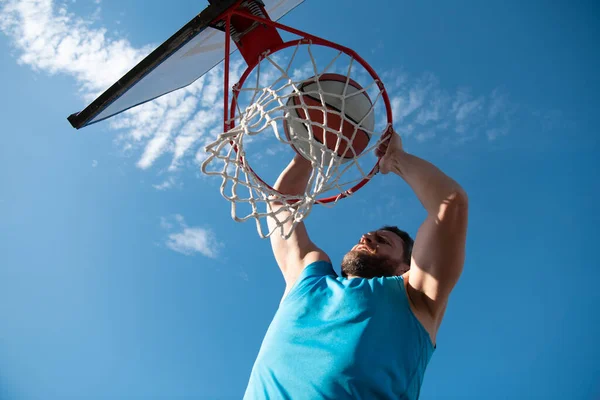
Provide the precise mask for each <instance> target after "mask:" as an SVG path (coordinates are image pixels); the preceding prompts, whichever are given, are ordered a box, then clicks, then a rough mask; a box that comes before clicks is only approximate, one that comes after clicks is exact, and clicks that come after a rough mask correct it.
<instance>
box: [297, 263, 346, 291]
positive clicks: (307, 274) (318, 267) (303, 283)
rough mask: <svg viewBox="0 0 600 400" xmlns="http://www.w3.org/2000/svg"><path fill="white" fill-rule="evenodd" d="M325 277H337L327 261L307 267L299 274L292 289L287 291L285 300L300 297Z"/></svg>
mask: <svg viewBox="0 0 600 400" xmlns="http://www.w3.org/2000/svg"><path fill="white" fill-rule="evenodd" d="M325 276H333V277H337V274H336V272H335V271H334V269H333V266H332V265H331V263H330V262H329V261H315V262H313V263H311V264H309V265H307V266H306V267H305V268H304V269H303V270H302V272H301V273H300V276H298V279H297V280H296V282H295V283H294V286H292V289H291V290H290V291H289V293H288V294H287V296H286V298H287V297H293V296H298V295H302V293H304V292H306V291H307V290H310V287H311V286H313V285H314V284H315V283H316V282H318V281H319V280H321V279H322V278H323V277H325Z"/></svg>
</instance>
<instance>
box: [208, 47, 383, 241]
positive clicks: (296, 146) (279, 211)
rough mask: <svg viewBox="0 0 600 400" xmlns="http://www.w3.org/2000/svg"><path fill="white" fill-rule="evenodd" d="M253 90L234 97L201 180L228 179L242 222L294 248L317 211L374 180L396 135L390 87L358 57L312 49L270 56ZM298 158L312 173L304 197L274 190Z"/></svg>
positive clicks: (225, 184) (249, 83)
mask: <svg viewBox="0 0 600 400" xmlns="http://www.w3.org/2000/svg"><path fill="white" fill-rule="evenodd" d="M245 82H246V84H245V85H244V86H243V87H236V86H234V89H233V96H234V97H235V100H234V103H235V118H233V119H232V120H231V121H229V123H230V125H229V126H233V128H231V129H229V131H227V132H224V133H222V134H220V135H219V136H218V138H217V139H216V140H215V141H214V142H212V143H210V144H208V145H207V146H206V148H205V150H206V152H207V158H206V160H205V161H204V162H203V163H202V171H203V172H204V173H205V174H207V175H212V176H220V177H221V178H222V184H221V194H222V196H223V197H224V198H225V199H227V200H229V201H230V202H231V216H232V218H233V219H234V220H235V221H238V222H243V221H247V220H249V219H254V220H255V221H256V225H257V229H258V233H259V235H260V237H262V238H266V237H268V236H270V235H272V234H274V233H275V232H279V234H280V235H281V236H282V237H283V238H286V239H287V238H289V236H290V235H291V233H292V231H293V230H294V228H295V227H296V225H297V224H298V223H300V222H301V221H302V220H303V219H304V218H305V217H306V216H308V215H309V213H310V212H311V209H312V207H313V205H314V204H316V203H319V204H335V203H336V202H337V201H338V200H339V199H341V198H343V197H346V196H349V195H352V194H353V192H354V191H355V190H356V189H357V188H358V187H360V186H361V185H362V184H363V183H364V182H365V180H366V179H370V178H371V177H372V175H373V174H374V173H375V171H376V168H374V167H375V166H376V165H377V158H376V157H375V155H374V151H373V150H374V149H375V148H376V147H377V146H378V145H379V143H380V141H381V139H382V137H384V135H385V133H386V132H387V131H388V128H389V122H388V120H387V118H386V115H387V114H386V110H385V104H384V103H385V102H384V98H383V92H382V91H383V85H382V84H381V82H379V81H377V80H376V79H375V78H373V77H372V76H371V75H370V73H369V72H368V71H367V70H366V69H365V67H364V66H362V64H361V63H359V62H358V61H356V60H355V59H354V58H352V56H350V55H348V54H346V53H344V52H341V51H339V50H334V49H332V48H329V47H325V46H317V45H311V44H310V43H306V42H301V43H300V42H299V43H298V44H297V45H296V46H293V47H289V48H288V49H287V50H286V51H280V52H277V53H274V54H266V55H265V56H264V58H263V59H262V60H261V62H260V63H259V64H258V66H257V67H256V68H255V69H254V70H253V71H252V73H251V74H250V75H249V76H248V78H247V79H246V81H245ZM285 149H288V150H290V149H293V151H292V152H291V154H290V152H287V153H286V152H285ZM294 152H296V153H298V154H300V155H302V156H303V157H304V158H306V159H307V160H309V161H310V163H311V165H312V173H311V175H310V178H309V180H308V184H307V186H306V189H305V190H304V192H303V193H299V194H296V195H289V194H283V193H280V192H279V191H277V190H275V189H273V188H272V187H271V185H269V184H268V183H267V182H274V181H275V178H276V176H277V175H278V174H279V173H280V172H281V171H282V169H283V168H280V167H279V166H278V164H279V163H280V162H281V161H286V162H287V161H290V158H291V157H292V156H293V155H294V154H295V153H294ZM268 157H269V162H265V159H266V158H268ZM261 168H262V169H263V170H262V171H260V169H261ZM259 171H260V173H259ZM273 202H276V204H277V205H278V206H277V207H271V204H273ZM267 220H268V222H269V223H266V221H267Z"/></svg>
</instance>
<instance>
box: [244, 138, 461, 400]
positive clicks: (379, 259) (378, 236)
mask: <svg viewBox="0 0 600 400" xmlns="http://www.w3.org/2000/svg"><path fill="white" fill-rule="evenodd" d="M376 154H377V156H379V157H382V158H381V159H380V162H379V168H380V172H381V173H383V174H388V173H390V172H392V173H394V174H396V175H398V176H400V177H401V178H402V179H404V180H405V181H406V183H408V185H409V186H410V187H411V188H412V190H413V191H414V193H415V194H416V196H417V197H418V199H419V200H420V201H421V203H422V205H423V207H424V208H425V210H426V211H427V218H426V219H425V221H424V222H423V224H422V225H421V227H420V228H419V230H418V232H417V235H416V238H415V240H414V246H413V243H412V239H411V238H410V236H409V235H408V234H406V233H405V232H403V231H401V230H399V229H398V228H395V227H385V228H383V229H379V230H377V231H373V232H369V233H366V234H364V235H363V236H362V237H361V238H360V239H359V240H358V243H357V244H356V245H355V246H354V247H352V249H351V250H350V252H348V254H346V255H345V256H344V259H343V261H342V265H341V271H342V276H341V277H338V276H337V274H336V273H335V272H334V270H333V268H332V265H331V261H330V259H329V257H328V256H327V254H325V252H323V251H322V250H321V249H320V248H319V247H317V246H316V245H315V244H314V243H313V242H312V241H311V240H310V238H309V237H308V234H307V232H306V228H305V226H304V224H303V223H300V224H298V225H297V226H296V228H295V230H294V232H293V234H292V236H291V237H290V238H289V239H288V240H283V239H282V238H281V237H280V236H279V235H277V234H275V235H272V236H271V246H272V248H273V253H274V255H275V259H276V261H277V263H278V265H279V267H280V269H281V271H282V273H283V276H284V279H285V282H286V290H285V293H284V297H283V299H282V301H281V304H280V306H279V309H278V311H277V313H276V315H275V317H274V319H273V321H272V323H271V325H270V327H269V329H268V331H267V334H266V336H265V338H264V341H263V343H262V346H261V349H260V352H259V354H258V357H257V359H256V362H255V364H254V367H253V369H252V373H251V376H250V381H249V384H248V388H247V389H246V394H245V398H246V399H293V400H298V399H337V400H340V399H417V398H418V397H419V392H420V388H421V384H422V381H423V376H424V373H425V368H426V366H427V364H428V362H429V360H430V358H431V356H432V354H433V352H434V350H435V343H436V336H437V332H438V329H439V327H440V323H441V321H442V318H443V316H444V312H445V310H446V305H447V303H448V297H449V295H450V292H451V291H452V289H453V288H454V286H455V284H456V282H457V281H458V279H459V276H460V274H461V272H462V269H463V263H464V258H465V241H466V232H467V209H468V205H467V195H466V194H465V191H464V190H463V189H462V188H461V187H460V185H459V184H458V183H456V182H455V181H454V180H453V179H451V178H449V177H448V176H446V175H445V174H444V173H443V172H441V171H440V170H439V169H438V168H436V167H435V166H433V165H432V164H430V163H429V162H427V161H425V160H423V159H420V158H418V157H416V156H414V155H411V154H408V153H407V152H405V151H404V149H403V147H402V141H401V139H400V136H399V135H398V134H396V133H394V134H393V135H392V136H391V138H390V140H388V141H386V142H385V143H384V144H382V145H381V146H379V148H378V149H377V150H376ZM310 173H311V165H310V163H309V162H308V161H306V160H304V159H303V158H301V157H300V156H297V157H295V158H294V160H293V161H292V162H291V163H290V164H289V165H288V167H287V168H286V169H285V170H284V171H283V172H282V174H281V175H280V177H279V179H278V180H277V182H276V184H275V188H276V189H278V190H279V191H281V192H282V193H287V194H298V193H303V192H304V190H305V187H306V184H307V182H308V179H309V177H310ZM271 207H272V208H273V209H274V210H275V209H277V207H278V205H277V204H272V205H271ZM272 223H273V221H271V224H272Z"/></svg>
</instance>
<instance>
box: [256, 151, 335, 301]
mask: <svg viewBox="0 0 600 400" xmlns="http://www.w3.org/2000/svg"><path fill="white" fill-rule="evenodd" d="M311 172H312V166H311V164H310V161H308V160H306V159H304V158H303V157H302V156H300V155H296V157H294V159H293V160H292V161H291V162H290V163H289V164H288V166H287V167H286V168H285V169H284V170H283V172H282V173H281V175H279V178H278V179H277V181H276V182H275V185H274V186H273V188H274V189H276V190H277V191H279V192H281V193H283V194H290V195H296V194H302V193H304V191H305V190H306V185H307V183H308V180H309V178H310V175H311ZM269 207H270V210H271V211H272V212H276V211H277V210H279V208H280V207H281V203H280V202H277V201H271V202H270V205H269ZM288 215H289V213H288V212H287V211H280V212H279V213H278V214H277V218H278V219H279V220H285V219H286V218H287V216H288ZM267 223H268V225H269V230H272V229H273V228H274V227H275V226H276V221H274V220H273V218H272V217H268V218H267ZM291 225H292V222H286V223H285V224H284V225H283V228H284V231H285V230H287V229H289V227H290V226H291ZM270 239H271V247H272V248H273V254H274V256H275V260H276V261H277V264H278V265H279V268H280V269H281V272H282V274H283V277H284V279H285V283H286V287H287V288H286V292H287V290H289V289H290V288H291V287H292V285H293V284H294V282H296V279H297V278H298V276H299V275H300V273H301V272H302V270H303V269H304V267H306V266H307V265H309V264H310V263H312V262H315V261H321V260H325V261H329V257H328V256H327V254H325V253H324V252H323V251H322V250H321V249H319V248H318V247H317V246H316V245H315V244H314V243H313V242H312V241H311V240H310V238H309V237H308V233H307V232H306V227H305V225H304V222H300V223H299V224H297V225H296V227H295V228H294V231H293V233H292V235H291V236H290V237H289V238H288V239H287V240H284V239H283V238H282V237H281V235H280V233H279V230H276V231H275V232H274V233H273V234H272V235H271V236H270Z"/></svg>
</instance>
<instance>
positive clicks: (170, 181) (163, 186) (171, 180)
mask: <svg viewBox="0 0 600 400" xmlns="http://www.w3.org/2000/svg"><path fill="white" fill-rule="evenodd" d="M175 185H177V180H176V179H175V177H174V176H170V177H168V178H167V179H166V180H164V181H163V182H162V183H159V184H158V185H152V187H153V188H154V189H156V190H160V191H164V190H167V189H170V188H172V187H174V186H175Z"/></svg>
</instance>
